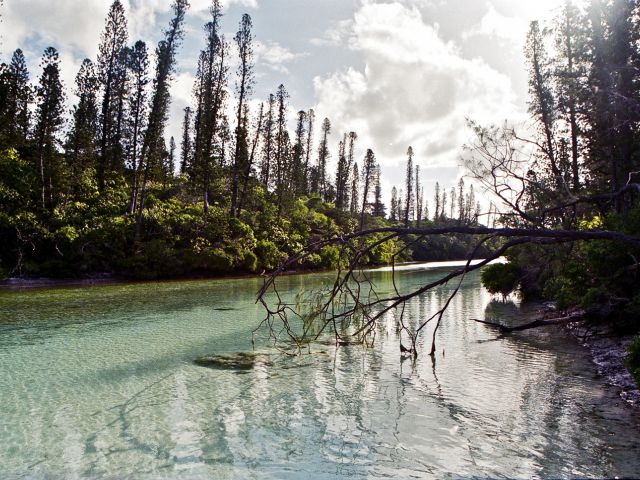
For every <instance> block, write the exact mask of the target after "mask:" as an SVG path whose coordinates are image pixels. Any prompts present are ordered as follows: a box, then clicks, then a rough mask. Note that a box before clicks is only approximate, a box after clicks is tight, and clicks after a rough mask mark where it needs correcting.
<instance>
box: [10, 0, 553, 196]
mask: <svg viewBox="0 0 640 480" xmlns="http://www.w3.org/2000/svg"><path fill="white" fill-rule="evenodd" d="M222 1H223V5H224V7H225V17H224V29H225V30H226V31H227V38H229V39H231V38H233V35H234V32H235V31H236V30H237V26H238V22H239V20H240V17H241V15H242V14H243V13H249V14H250V15H251V16H252V18H253V22H254V36H255V40H256V45H255V50H256V61H257V64H256V76H257V79H256V80H257V85H256V88H255V93H254V98H255V100H256V101H257V100H260V99H264V98H266V97H267V95H268V94H269V93H270V92H273V91H275V89H276V87H277V86H278V85H279V84H280V83H284V84H285V86H286V87H287V89H288V91H289V92H290V94H291V111H292V120H293V113H294V112H295V111H297V110H300V109H305V110H306V109H309V108H314V109H315V110H316V112H317V115H318V116H319V117H320V119H321V118H323V117H325V116H326V117H328V118H330V119H331V121H332V123H333V138H332V143H333V144H334V148H333V150H334V151H335V150H337V143H338V141H339V139H340V138H341V135H342V132H348V131H352V130H353V131H356V132H357V133H358V136H359V147H360V148H359V152H358V153H359V156H362V155H363V154H364V150H365V149H366V148H372V149H373V150H374V152H375V153H376V156H377V158H378V160H379V161H380V163H381V164H382V166H383V176H384V188H385V191H386V193H387V194H388V191H389V189H390V188H391V185H394V184H396V185H400V184H401V183H402V177H403V175H404V164H405V158H406V157H405V152H406V150H407V147H408V146H409V145H411V146H413V149H414V151H415V152H416V160H417V162H418V163H419V164H420V165H421V167H422V171H423V177H424V178H423V181H424V183H425V185H426V187H427V195H428V196H429V198H430V196H431V192H432V187H433V185H434V184H435V182H436V181H440V183H441V184H444V185H446V186H450V185H453V184H454V183H455V182H456V179H457V178H458V176H460V175H461V174H462V170H461V168H460V166H459V156H460V147H461V145H462V144H463V143H464V142H465V140H466V139H467V138H468V131H467V129H466V127H465V118H466V117H469V118H472V119H475V120H477V121H480V122H483V123H499V122H502V121H504V120H505V119H510V120H516V121H518V120H522V119H523V118H525V117H526V91H527V84H526V73H525V66H524V63H523V56H522V48H523V44H524V36H525V34H526V30H527V26H528V23H529V22H530V21H531V20H534V19H540V20H545V19H547V18H549V17H550V12H553V11H554V10H556V9H557V8H558V7H559V6H560V4H561V3H562V2H563V0H536V1H529V0H527V1H523V0H396V1H391V0H222ZM123 3H124V5H125V7H126V9H127V11H128V12H129V38H130V40H131V43H133V41H135V40H137V39H143V40H145V41H147V42H148V43H149V44H150V45H155V44H156V43H157V41H158V40H159V39H160V38H161V30H162V28H163V27H164V25H165V24H166V23H167V20H168V14H169V5H170V1H169V0H123ZM110 4H111V0H55V2H54V1H51V0H4V6H2V7H0V8H1V9H2V10H1V12H2V17H3V20H2V25H1V27H0V28H1V35H2V46H1V51H2V56H3V58H4V59H5V60H6V59H7V58H9V57H10V53H11V52H12V51H13V50H14V49H15V48H17V47H20V48H22V49H23V50H24V51H25V53H26V55H27V57H28V60H29V64H30V67H31V72H32V76H34V77H35V76H37V75H38V73H39V72H38V64H39V59H40V55H41V53H42V51H43V50H44V48H45V47H46V46H49V45H52V46H54V47H56V48H57V49H58V50H59V51H60V54H61V58H62V62H63V69H64V70H63V77H64V79H65V82H66V84H67V85H68V86H71V85H73V79H74V77H75V75H76V73H77V71H78V68H79V66H80V63H81V62H82V59H83V58H85V57H89V58H92V59H95V56H96V52H97V46H98V40H99V35H100V32H101V31H102V29H103V24H104V17H105V14H106V12H107V10H108V7H109V5H110ZM209 4H210V0H191V9H190V11H189V14H188V17H187V34H186V38H185V42H184V45H183V47H182V50H181V52H180V55H179V65H178V68H179V73H178V75H177V76H176V79H175V81H174V86H173V89H172V94H173V103H172V116H171V122H170V128H169V132H168V134H169V135H174V136H176V138H179V136H180V122H181V115H182V113H181V112H182V110H183V108H184V107H185V106H186V105H188V104H190V103H191V89H192V85H193V74H194V71H195V63H196V58H197V55H198V52H199V50H200V49H201V48H202V46H203V42H204V36H203V33H202V32H203V30H202V25H203V24H204V23H205V22H206V21H207V15H208V7H209ZM334 156H335V154H334Z"/></svg>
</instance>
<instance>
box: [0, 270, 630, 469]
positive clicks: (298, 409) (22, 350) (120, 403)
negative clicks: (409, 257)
mask: <svg viewBox="0 0 640 480" xmlns="http://www.w3.org/2000/svg"><path fill="white" fill-rule="evenodd" d="M372 275H374V280H375V282H376V285H377V286H378V287H379V288H380V289H381V290H383V291H384V290H385V289H386V290H387V291H389V292H390V291H391V289H392V288H393V286H392V285H390V282H389V272H378V273H375V272H374V273H372ZM434 275H435V273H434V272H431V271H429V270H422V271H418V272H413V271H405V272H403V273H401V274H400V275H399V278H398V280H399V282H398V283H399V288H400V289H405V290H406V289H409V288H413V287H414V286H416V285H419V284H423V283H426V282H427V281H429V280H430V279H433V276H434ZM330 280H331V277H330V276H329V275H317V276H307V277H287V278H286V279H284V284H283V289H284V290H285V291H286V292H287V293H288V294H290V295H292V296H293V295H295V294H296V293H297V292H298V291H299V290H300V289H306V290H310V289H313V288H318V287H319V286H320V285H322V284H323V283H324V282H327V281H330ZM230 282H231V283H229V282H191V283H189V282H187V283H182V284H171V283H170V284H154V285H147V286H144V285H136V286H133V287H130V288H124V287H104V288H101V289H95V290H94V292H96V295H97V297H98V298H97V300H96V304H94V305H93V306H92V307H90V308H88V309H87V310H86V311H85V312H84V313H83V312H82V309H80V308H76V307H73V308H72V309H71V311H70V312H65V310H64V308H63V307H62V306H61V305H59V304H56V306H55V307H53V308H52V309H50V310H40V309H39V308H41V306H42V305H43V304H44V299H45V297H46V292H45V291H39V292H35V293H33V295H34V298H33V299H31V295H32V293H31V292H30V293H28V294H24V295H23V294H19V295H18V297H19V298H17V297H11V298H10V299H8V300H7V299H6V297H0V303H1V302H4V301H6V302H8V303H9V304H11V305H14V306H15V305H17V304H20V305H21V306H22V307H23V311H22V313H20V318H19V319H17V320H16V319H15V318H7V317H6V313H2V312H7V311H9V310H11V308H9V307H8V306H7V305H2V306H0V326H2V327H0V328H4V327H7V328H6V329H5V330H3V340H2V341H1V343H0V362H1V363H2V366H3V368H2V369H0V404H2V405H3V409H2V410H0V476H1V477H9V478H11V477H18V476H26V477H29V478H32V477H35V478H44V477H54V478H55V477H59V478H102V477H106V478H121V477H125V476H128V477H134V478H143V479H144V478H153V479H155V478H170V479H177V478H180V479H182V478H192V479H199V478H300V477H301V476H304V477H305V478H341V477H352V478H383V477H394V478H395V477H397V478H407V477H412V476H413V477H419V478H424V477H432V478H434V477H435V478H440V477H443V476H446V475H452V476H463V477H471V476H480V477H500V476H507V477H519V478H523V477H527V478H529V477H536V476H539V477H576V476H579V477H612V476H615V475H620V476H624V475H626V476H633V475H634V473H637V472H638V471H640V459H639V458H638V455H637V452H638V448H639V447H640V441H639V440H638V436H637V432H638V431H640V430H639V428H638V427H640V419H638V415H637V413H635V412H634V411H632V410H630V409H628V408H627V407H626V406H625V405H623V404H620V403H619V402H618V401H617V400H616V397H615V394H614V392H610V391H608V390H606V389H604V388H603V387H602V381H601V379H598V378H596V377H595V370H594V367H593V366H592V365H591V364H590V362H589V361H588V360H587V359H585V357H584V352H583V351H582V350H581V349H580V347H579V346H578V345H577V344H576V343H575V342H573V341H572V340H571V339H568V338H565V337H563V336H562V334H561V333H559V332H558V331H557V330H541V331H535V332H534V331H532V332H527V333H526V334H517V335H516V334H514V335H510V336H507V337H504V338H500V339H499V340H496V332H495V331H494V330H493V329H491V328H489V327H487V326H485V325H481V324H478V323H476V322H473V321H472V320H471V319H472V318H475V317H478V316H482V314H483V312H485V315H486V316H487V317H491V318H494V319H499V320H500V321H505V322H516V321H521V319H520V318H519V317H521V311H520V310H519V309H518V306H517V304H514V303H512V302H506V303H505V302H496V301H494V300H493V299H492V298H491V297H490V296H489V295H488V294H487V293H486V292H485V291H484V290H483V289H482V288H480V287H479V286H478V283H477V277H476V276H470V277H469V278H468V279H467V280H466V281H465V283H464V285H463V287H462V289H461V293H460V295H459V296H458V297H456V298H455V299H454V300H453V302H452V303H451V306H450V309H449V310H448V312H447V314H446V315H445V318H444V321H443V323H442V327H441V329H440V330H439V333H438V345H439V350H438V354H437V355H436V357H435V358H431V357H428V356H426V355H423V356H420V357H418V359H412V358H406V359H405V360H404V361H402V360H401V358H402V357H401V355H400V351H399V346H398V345H399V339H400V335H401V334H402V332H400V331H399V330H398V328H397V320H398V316H399V314H400V312H399V311H391V312H389V313H388V315H386V316H385V318H384V319H383V320H382V321H381V322H380V323H379V324H378V326H377V331H376V343H375V346H374V348H371V349H365V348H362V347H355V346H352V347H345V348H338V349H336V348H334V347H331V346H328V345H322V344H318V345H313V346H312V347H311V351H312V354H311V355H306V356H303V357H299V358H288V357H279V356H275V357H273V361H272V362H269V363H258V364H257V365H256V367H255V368H254V369H253V370H250V371H249V372H248V373H244V374H238V373H236V372H233V371H228V370H211V369H204V368H200V367H197V366H195V365H194V364H193V363H192V360H193V359H194V358H197V357H199V356H202V355H206V354H211V353H224V352H233V351H246V350H248V349H250V346H251V330H252V329H253V328H254V327H255V325H256V324H257V322H258V321H259V320H260V318H261V312H260V311H259V310H258V309H257V307H256V306H255V305H254V297H253V295H254V293H255V290H254V289H253V287H254V286H255V285H252V284H251V282H249V284H248V285H244V284H243V283H242V282H239V281H235V280H234V281H230ZM234 282H235V283H234ZM452 288H453V286H443V287H441V288H440V289H436V290H434V291H431V292H428V293H426V294H424V295H422V296H420V297H417V298H415V299H413V300H412V301H411V302H410V303H409V304H407V306H406V310H405V319H406V321H407V323H408V324H410V325H411V326H412V327H414V328H415V326H416V325H419V324H420V322H421V321H422V320H423V319H425V318H428V317H429V316H430V315H432V314H433V312H435V311H437V310H438V309H440V308H441V307H442V305H443V304H444V302H446V300H447V298H448V294H449V293H450V292H451V289H452ZM20 295H23V296H20ZM52 295H53V296H54V297H55V296H58V295H60V293H58V292H53V293H52ZM63 295H64V296H65V298H66V299H67V301H68V303H69V304H71V305H80V304H85V303H88V302H90V300H91V296H90V295H88V294H87V292H86V291H80V290H78V291H74V290H65V291H64V293H63ZM141 295H144V296H145V298H146V299H145V300H144V301H141V300H139V298H138V297H139V296H141ZM167 297H171V298H170V299H168V298H167ZM31 300H33V303H30V302H31ZM154 305H156V306H155V307H154ZM157 305H162V307H158V306H157ZM164 308H166V309H167V310H166V311H165V310H164ZM485 309H486V311H485ZM25 312H28V314H27V313H25ZM65 314H66V316H65ZM125 314H126V315H125ZM50 321H51V324H50V323H49V322H50ZM9 327H10V328H9ZM28 329H31V333H30V335H31V336H30V337H28V336H26V335H24V334H23V333H22V332H24V331H26V330H28ZM550 332H553V333H550ZM33 335H35V337H34V336H33ZM429 336H430V332H429V331H427V332H425V336H424V337H422V339H421V342H422V345H420V347H421V349H422V351H423V352H424V351H425V350H428V346H429V345H428V343H429ZM34 338H37V342H35V343H34V342H33V340H34ZM425 343H426V344H427V345H425ZM259 348H260V349H264V348H266V345H265V344H262V345H259Z"/></svg>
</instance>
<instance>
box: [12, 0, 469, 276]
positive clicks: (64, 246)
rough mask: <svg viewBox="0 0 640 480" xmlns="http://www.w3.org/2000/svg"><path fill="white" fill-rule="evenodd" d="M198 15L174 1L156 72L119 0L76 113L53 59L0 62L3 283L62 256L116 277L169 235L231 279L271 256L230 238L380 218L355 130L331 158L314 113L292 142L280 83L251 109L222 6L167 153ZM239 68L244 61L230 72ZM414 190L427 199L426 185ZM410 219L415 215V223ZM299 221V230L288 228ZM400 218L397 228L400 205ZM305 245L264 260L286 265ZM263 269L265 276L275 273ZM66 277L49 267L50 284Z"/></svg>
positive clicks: (237, 44) (237, 39) (370, 157)
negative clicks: (314, 221) (183, 53)
mask: <svg viewBox="0 0 640 480" xmlns="http://www.w3.org/2000/svg"><path fill="white" fill-rule="evenodd" d="M188 8H189V3H188V1H187V0H174V1H173V3H172V5H171V12H172V15H171V18H170V20H169V23H168V25H167V26H166V27H165V29H164V30H163V34H162V38H161V39H160V41H159V42H158V44H157V45H156V47H155V55H154V56H153V57H154V59H153V62H154V64H153V65H152V55H151V52H150V47H149V46H148V45H147V44H146V43H145V42H143V41H141V40H137V41H133V42H132V41H130V38H129V33H128V20H127V15H126V12H125V8H124V6H123V4H122V2H121V1H120V0H115V1H114V2H113V3H112V4H111V6H110V8H109V10H108V13H107V17H106V21H105V26H104V30H103V31H102V34H101V36H100V42H99V48H98V55H97V58H96V59H95V60H93V59H88V58H87V59H85V60H84V61H83V62H82V65H81V67H80V69H79V71H78V74H77V76H76V79H75V85H74V88H73V96H74V97H75V98H77V101H76V102H75V104H74V105H73V107H72V109H71V111H70V112H68V111H67V102H68V98H69V92H68V91H67V87H66V86H65V85H64V84H63V82H62V79H61V62H60V55H59V52H58V51H57V50H56V49H55V48H53V47H48V48H47V49H46V50H45V51H44V54H43V56H42V59H41V65H40V66H41V74H40V76H39V78H38V79H37V82H36V83H35V84H33V83H32V81H31V79H30V74H29V71H28V69H27V61H26V59H25V56H24V53H23V51H22V50H20V49H18V50H16V51H15V52H14V53H13V55H12V58H11V61H10V62H9V63H8V64H4V63H3V64H2V65H0V152H2V164H3V168H2V170H1V171H0V182H1V188H0V202H2V205H3V207H4V208H3V210H4V213H3V215H2V218H1V220H2V222H1V224H0V227H1V228H0V231H1V236H2V237H3V238H4V240H5V241H6V244H7V245H9V246H10V248H8V249H7V251H6V252H5V254H4V255H2V257H3V258H2V259H1V262H2V263H0V269H2V271H3V272H4V274H5V275H6V274H21V273H25V272H32V273H33V272H35V271H38V270H42V269H39V268H38V265H41V264H42V263H50V261H51V258H53V259H57V261H55V262H53V263H52V265H57V267H55V268H63V269H66V268H67V267H68V265H69V263H73V264H75V265H76V267H77V268H83V269H88V270H96V269H97V270H101V269H103V270H108V271H110V270H112V269H113V266H112V265H111V262H110V261H109V260H107V258H106V257H108V256H112V257H113V253H114V252H113V251H116V252H117V256H118V257H123V260H122V262H125V260H124V257H130V256H132V255H134V256H135V255H137V256H139V257H141V258H144V257H148V256H149V255H151V256H152V257H161V254H160V253H159V252H155V253H153V251H155V250H158V245H156V244H154V243H153V242H156V243H157V236H158V234H159V232H162V235H165V236H167V237H171V238H173V239H174V240H172V241H169V246H167V245H163V246H162V247H163V248H165V247H166V248H167V249H168V250H169V251H171V252H173V251H174V250H175V249H180V250H183V249H185V248H186V249H187V250H189V251H192V253H194V252H193V250H194V249H195V252H196V253H194V255H196V254H197V255H199V254H200V253H201V250H202V249H201V248H200V247H199V246H198V245H200V244H201V243H203V242H204V244H206V245H207V248H206V249H205V250H207V251H211V250H215V251H216V256H217V257H220V256H222V257H223V261H222V263H223V264H224V265H225V269H227V268H228V269H236V268H243V267H241V266H242V264H243V261H244V260H243V258H244V257H251V255H254V254H255V255H257V256H258V257H261V256H262V257H265V255H266V253H264V251H263V252H262V253H257V254H256V250H255V248H256V246H255V245H253V244H254V243H255V242H254V241H253V240H250V241H249V242H248V244H247V247H246V248H245V250H251V254H250V253H249V252H247V251H245V252H244V253H242V252H241V253H238V252H232V253H229V252H228V250H229V248H228V247H229V245H228V243H229V242H230V241H231V237H233V236H234V235H236V236H242V235H244V234H246V233H247V232H246V231H245V233H244V234H243V233H242V232H243V231H244V230H243V228H244V227H249V230H251V232H252V233H253V234H256V235H257V236H264V237H265V238H264V240H263V242H267V243H268V242H271V240H270V239H268V238H269V235H268V234H267V232H268V230H269V228H270V227H272V226H273V225H274V224H279V225H282V228H283V230H285V231H288V232H289V233H291V231H292V230H296V228H297V230H298V231H304V234H303V235H302V237H303V238H304V240H308V239H309V238H311V237H310V235H313V234H315V235H319V234H321V233H323V234H326V233H328V232H329V233H330V232H332V231H333V230H336V229H342V230H344V231H350V230H353V229H357V228H365V227H366V226H374V225H378V224H379V223H380V222H384V221H385V217H386V216H387V215H386V206H385V205H384V203H383V201H382V188H381V173H380V165H379V163H378V162H377V160H376V157H375V154H374V152H373V151H372V150H371V149H368V150H366V154H365V156H364V158H363V159H357V158H356V157H355V151H356V143H357V140H358V135H357V134H356V132H348V133H345V134H344V135H343V137H342V139H341V140H340V142H339V145H338V148H337V152H335V153H334V152H332V148H331V146H330V134H331V133H332V125H331V122H330V120H329V119H328V118H325V119H323V120H322V121H321V122H320V121H317V119H316V115H315V112H314V111H313V110H312V109H310V110H308V111H305V110H302V111H299V112H297V113H295V119H296V121H295V131H294V132H290V131H289V130H288V121H289V117H290V116H291V115H293V113H292V112H291V111H290V110H291V107H290V103H289V94H288V92H287V90H286V88H285V86H284V85H282V84H281V85H279V86H278V87H277V89H276V90H275V91H274V92H273V93H272V94H270V95H269V96H268V98H267V99H266V100H265V101H263V102H259V103H257V104H258V107H257V108H255V109H252V108H251V105H252V104H256V102H253V103H252V101H253V93H254V86H255V54H254V44H255V41H254V36H253V22H252V19H251V17H250V16H249V15H248V14H244V15H243V16H242V17H241V19H240V22H239V25H238V29H237V33H236V34H235V36H234V37H233V38H232V39H228V38H226V37H225V35H224V33H223V14H222V6H221V3H220V1H219V0H212V2H211V7H210V9H209V14H210V16H209V20H208V21H207V22H206V24H205V25H204V28H203V33H204V47H203V49H202V50H201V51H200V53H199V56H198V61H197V69H196V74H195V82H194V85H193V96H192V98H193V103H192V104H191V105H189V106H188V107H187V108H185V109H184V117H183V122H182V133H181V136H180V137H181V138H179V139H175V138H173V137H171V138H169V139H168V141H167V139H166V137H167V136H166V127H167V122H168V115H169V107H170V102H171V96H170V88H171V84H172V80H173V77H174V76H175V73H176V68H177V61H178V54H179V49H180V46H181V42H182V39H183V36H184V21H185V15H186V14H187V11H188ZM232 57H233V58H232ZM232 65H237V66H236V67H235V70H234V71H232V67H231V66H232ZM332 154H336V155H337V156H336V157H335V162H332V161H331V160H332V158H331V157H332ZM331 164H335V165H336V167H335V170H331V169H330V167H329V165H331ZM416 175H418V172H416ZM416 182H419V180H418V176H416ZM417 191H420V192H421V191H422V190H421V189H420V187H419V186H417ZM411 198H413V197H412V196H411ZM411 202H414V201H413V200H411ZM420 203H421V204H422V202H421V201H420ZM444 203H446V201H445V202H444ZM301 204H302V207H301ZM411 205H413V203H411ZM191 207H193V208H191ZM303 207H304V208H307V209H311V210H315V211H317V213H319V214H321V215H324V216H325V217H327V218H326V219H325V220H324V225H322V226H312V225H310V223H311V222H309V221H308V220H305V221H302V220H300V219H299V215H298V213H299V210H300V208H303ZM194 209H195V210H194ZM409 210H413V207H412V206H410V207H406V208H405V210H404V211H407V212H409ZM196 212H199V213H196ZM258 214H262V217H260V218H258ZM181 215H182V216H181ZM185 215H187V216H189V217H190V218H191V220H192V222H191V223H192V224H191V225H190V226H185V225H182V226H181V227H180V228H178V227H177V226H176V222H186V220H184V218H186V217H185ZM402 215H404V214H402ZM408 215H409V216H408V217H407V215H404V216H405V217H406V218H405V219H404V220H405V223H407V221H409V219H411V220H412V221H418V222H420V221H421V219H422V218H423V213H422V210H420V209H419V211H418V212H417V213H410V214H408ZM438 215H442V216H443V217H444V206H443V208H442V209H439V207H438V208H436V218H438ZM171 216H178V217H180V218H181V220H176V219H175V218H169V217H171ZM267 217H268V218H269V220H266V218H267ZM294 218H295V219H296V221H297V222H298V223H303V224H304V225H297V226H296V225H292V224H293V223H295V221H293V219H294ZM462 218H463V216H462V215H461V217H460V219H462ZM464 218H465V220H467V221H468V220H469V219H470V218H472V215H466V216H465V217H464ZM390 220H391V221H399V220H401V213H400V210H399V209H398V208H397V207H392V212H391V215H390ZM212 223H216V224H218V225H219V224H221V223H224V224H225V225H227V226H225V227H224V228H222V227H220V228H217V229H214V230H216V233H215V234H212V233H210V232H209V233H208V234H207V235H208V236H207V235H205V234H204V231H205V230H206V229H207V228H209V227H205V225H210V224H212ZM239 225H243V226H242V227H241V226H239ZM178 230H180V231H178ZM184 230H188V232H185V231H184ZM98 231H99V232H98ZM96 236H98V237H100V240H97V239H96V238H94V237H96ZM245 236H246V235H245ZM185 239H186V240H189V242H190V243H189V242H186V240H185ZM256 241H259V239H256ZM185 242H186V243H185ZM105 243H108V244H109V246H108V247H105V246H104V244H105ZM302 243H303V242H292V246H290V247H287V246H285V245H283V244H282V245H279V246H277V247H274V246H273V245H270V246H269V247H268V248H266V247H265V248H263V250H266V251H270V252H272V253H273V252H276V251H277V252H278V255H281V256H285V254H286V253H287V252H289V251H290V250H291V249H292V248H293V246H298V247H300V246H301V244H302ZM98 245H102V246H100V247H98ZM111 250H113V251H111ZM160 250H162V248H160ZM95 251H99V252H100V254H99V255H97V256H98V257H99V258H100V260H99V262H98V265H91V266H89V265H88V264H91V263H92V262H93V260H92V261H88V260H87V258H86V257H87V255H89V256H90V254H89V253H87V252H95ZM198 252H199V253H198ZM165 253H166V252H165ZM266 256H268V255H266ZM271 256H273V255H271ZM276 256H277V255H276ZM228 257H230V258H231V260H229V258H228ZM70 258H74V259H75V260H73V261H71V260H70ZM94 260H95V259H94ZM218 260H219V259H218ZM218 260H216V261H215V262H213V263H214V264H216V265H217V264H218V263H219V262H218ZM263 260H264V259H263ZM156 261H159V260H157V259H156ZM127 262H129V263H131V261H130V260H127ZM184 262H186V261H183V259H182V260H180V262H179V263H184ZM248 262H249V264H250V265H253V263H255V262H252V261H248ZM125 263H126V262H125ZM188 263H189V262H186V264H188ZM196 263H197V264H198V262H196ZM258 263H260V264H261V265H262V266H263V267H268V266H271V265H272V264H273V261H271V260H269V261H267V260H265V261H264V262H262V263H261V262H260V261H259V262H258ZM325 263H327V262H325ZM186 264H185V266H184V267H183V269H185V270H186V269H187V266H186ZM228 264H231V265H232V266H229V265H228ZM55 268H54V267H51V268H45V269H44V271H46V273H47V274H51V273H52V272H51V270H52V269H53V270H55ZM132 268H133V267H132V266H127V267H126V268H124V269H125V270H131V269H132ZM216 268H217V267H214V270H215V269H216ZM252 268H253V267H252ZM255 268H258V267H255ZM205 269H206V268H205ZM74 272H75V271H74Z"/></svg>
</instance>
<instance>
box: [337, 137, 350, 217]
mask: <svg viewBox="0 0 640 480" xmlns="http://www.w3.org/2000/svg"><path fill="white" fill-rule="evenodd" d="M346 149H347V135H346V134H345V135H344V138H343V140H342V141H340V146H339V148H338V168H337V169H336V208H338V209H339V210H344V208H345V207H346V205H348V203H347V199H348V193H347V190H348V186H349V173H350V168H349V165H348V160H347V150H346Z"/></svg>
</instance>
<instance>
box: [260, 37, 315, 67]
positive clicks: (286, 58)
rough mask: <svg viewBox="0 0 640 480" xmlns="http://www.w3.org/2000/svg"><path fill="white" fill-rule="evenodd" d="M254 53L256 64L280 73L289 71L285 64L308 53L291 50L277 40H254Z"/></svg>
mask: <svg viewBox="0 0 640 480" xmlns="http://www.w3.org/2000/svg"><path fill="white" fill-rule="evenodd" d="M254 53H255V57H256V58H255V61H256V64H260V65H261V66H264V67H267V68H269V69H270V70H273V71H276V72H280V73H289V70H288V69H287V67H286V64H288V63H291V62H293V61H295V60H297V59H299V58H302V57H306V56H307V55H308V53H295V52H292V51H291V50H289V49H288V48H286V47H283V46H282V45H280V44H279V43H278V42H255V43H254Z"/></svg>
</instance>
